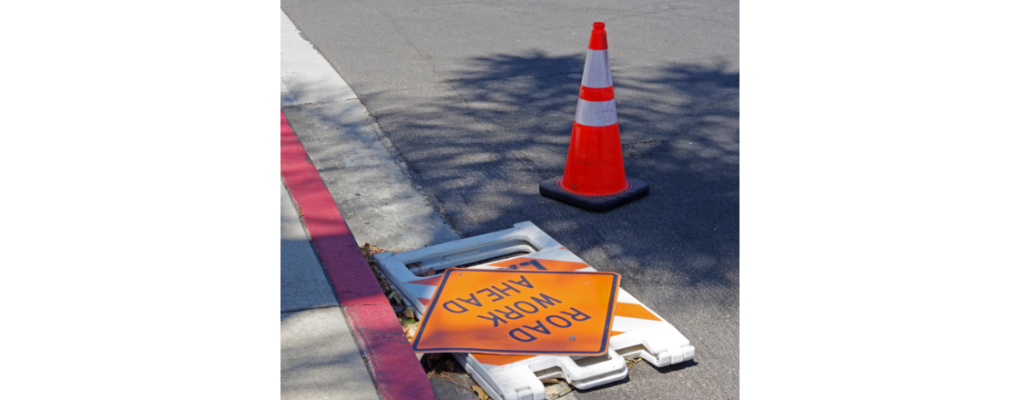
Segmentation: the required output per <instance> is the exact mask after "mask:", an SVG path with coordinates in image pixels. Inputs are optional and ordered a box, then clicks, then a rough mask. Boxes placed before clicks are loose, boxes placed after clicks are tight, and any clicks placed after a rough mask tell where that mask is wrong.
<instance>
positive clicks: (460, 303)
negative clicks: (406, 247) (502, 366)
mask: <svg viewBox="0 0 1020 400" xmlns="http://www.w3.org/2000/svg"><path fill="white" fill-rule="evenodd" d="M619 286H620V275H619V274H617V273H614V272H562V271H525V270H483V269H465V268H452V269H448V270H446V272H445V273H444V274H443V279H442V281H441V282H440V284H439V287H438V289H437V290H436V294H435V296H433V298H432V302H431V303H430V306H429V308H428V310H426V311H425V314H424V315H423V316H422V320H421V323H420V324H419V327H418V331H417V332H416V333H415V337H414V341H413V342H412V345H411V347H412V348H414V351H417V352H427V353H447V352H479V353H497V354H556V355H599V354H604V353H606V351H607V349H608V343H609V334H610V330H611V328H612V323H613V318H612V317H613V312H614V311H615V308H616V293H617V290H618V289H619Z"/></svg>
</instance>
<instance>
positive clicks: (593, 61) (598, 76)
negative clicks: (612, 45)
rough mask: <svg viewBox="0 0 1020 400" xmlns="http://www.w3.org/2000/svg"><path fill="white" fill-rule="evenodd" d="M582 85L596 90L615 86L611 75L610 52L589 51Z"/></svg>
mask: <svg viewBox="0 0 1020 400" xmlns="http://www.w3.org/2000/svg"><path fill="white" fill-rule="evenodd" d="M581 84H582V85H584V86H587V87H590V88H596V89H597V88H604V87H610V86H613V77H612V76H611V75H610V73H609V50H592V49H588V58H585V59H584V74H583V75H581Z"/></svg>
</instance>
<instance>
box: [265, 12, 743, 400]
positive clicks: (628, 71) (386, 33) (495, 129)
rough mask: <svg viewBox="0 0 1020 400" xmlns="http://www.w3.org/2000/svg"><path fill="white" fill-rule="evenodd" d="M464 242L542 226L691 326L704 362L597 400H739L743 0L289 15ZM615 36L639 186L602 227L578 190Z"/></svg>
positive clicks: (661, 372) (644, 372) (602, 218)
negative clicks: (560, 196)
mask: <svg viewBox="0 0 1020 400" xmlns="http://www.w3.org/2000/svg"><path fill="white" fill-rule="evenodd" d="M283 10H284V12H285V13H286V14H287V15H288V16H289V17H290V18H291V19H292V20H293V21H294V23H295V24H296V25H297V27H298V28H299V29H300V30H301V31H302V32H303V34H304V35H305V37H306V38H307V39H308V40H309V41H311V42H312V43H313V44H314V45H315V46H316V48H317V49H318V50H319V51H320V52H321V53H322V55H323V56H325V57H326V59H327V60H328V61H329V62H330V63H331V64H332V66H333V67H334V68H335V69H336V70H337V72H339V73H340V75H341V76H342V77H343V78H344V79H345V80H346V81H347V82H348V84H350V86H351V87H352V88H353V89H354V91H355V93H356V94H357V95H358V97H359V98H360V99H361V101H362V102H363V103H364V104H365V106H366V107H367V108H368V110H369V112H370V113H371V114H372V116H373V117H374V118H375V119H376V120H377V121H378V123H379V126H380V127H381V128H382V129H383V131H384V132H385V134H386V135H387V136H388V137H389V139H390V140H391V141H392V143H393V145H394V146H395V147H396V149H397V151H398V152H399V153H400V156H401V157H402V158H403V159H404V160H405V161H406V162H407V164H408V165H409V167H410V170H411V173H412V175H413V179H415V180H416V184H418V185H419V186H420V188H421V190H422V192H423V193H425V194H426V196H427V197H428V198H429V199H430V201H432V202H433V205H434V207H435V208H436V210H437V211H438V212H440V213H441V214H442V215H443V216H445V217H446V218H447V220H448V221H449V223H450V224H451V225H452V226H453V227H454V229H455V230H457V232H458V233H459V234H461V235H462V236H464V237H467V236H473V235H479V234H484V233H488V232H492V231H495V230H501V229H507V228H510V227H511V226H512V225H513V224H514V223H516V222H520V221H532V222H534V223H535V224H536V225H538V226H539V227H540V228H542V230H544V231H546V232H547V233H549V234H550V235H551V236H552V237H554V238H555V239H556V240H558V241H559V242H560V243H562V244H563V245H564V246H566V247H567V248H568V249H570V250H571V251H573V252H574V253H576V254H578V255H579V256H580V257H581V258H583V259H584V260H586V261H587V262H588V263H589V264H591V265H592V266H594V267H595V268H597V269H599V270H601V271H613V272H618V273H620V274H621V275H622V276H623V280H622V287H624V288H625V289H627V290H628V291H629V292H630V293H631V294H633V295H634V296H635V297H637V298H638V299H640V300H641V301H643V302H644V303H645V304H646V305H648V306H649V307H651V308H652V309H654V310H656V311H657V312H658V313H659V314H661V315H662V316H663V317H664V318H666V320H668V321H669V322H670V323H672V324H673V325H674V326H676V327H677V328H678V329H679V330H680V331H681V332H682V333H683V334H684V335H685V336H687V337H688V338H689V339H690V340H691V342H692V344H693V345H694V346H695V347H696V348H697V355H696V356H695V360H694V361H693V362H687V363H684V364H681V365H678V366H673V367H670V368H664V369H657V368H655V367H652V366H650V365H648V364H647V363H643V362H642V363H639V364H638V365H637V366H635V367H634V368H632V369H631V371H630V376H629V378H628V379H627V380H625V381H623V382H620V383H616V384H613V385H609V386H604V387H599V388H595V389H591V390H586V391H582V392H580V393H577V397H578V398H581V399H585V400H588V399H621V398H631V399H660V398H661V399H736V398H739V389H738V388H739V386H738V385H739V355H740V353H739V327H740V324H739V320H740V319H739V317H740V312H739V267H738V266H739V207H738V205H739V151H738V150H739V128H738V119H739V109H738V104H739V81H740V73H739V64H738V48H739V42H738V2H737V1H736V0H695V1H684V2H667V1H642V2H636V1H618V0H603V1H572V0H571V1H566V0H553V1H473V2H440V1H398V0H373V1H343V2H338V1H326V0H284V1H283ZM595 21H602V22H605V23H606V31H607V32H608V38H609V54H610V62H611V65H612V76H613V83H614V89H615V94H616V102H617V112H618V114H619V124H620V134H621V142H622V143H623V151H624V157H625V158H624V162H625V166H626V171H627V175H628V176H630V177H634V178H638V179H642V180H645V181H647V182H648V183H649V184H650V186H651V192H650V194H649V195H648V196H647V197H645V198H643V199H640V200H637V201H635V202H632V203H629V204H627V205H624V206H622V207H619V208H616V209H614V210H611V211H608V212H604V213H593V212H588V211H584V210H581V209H578V208H574V207H572V206H569V205H566V204H563V203H560V202H557V201H554V200H551V199H547V198H545V197H542V196H540V195H539V192H538V185H539V183H540V182H542V181H543V180H546V179H549V178H552V177H555V176H558V175H562V173H563V166H564V163H565V156H566V153H567V146H568V141H569V138H570V129H571V124H572V122H573V118H574V110H575V107H576V105H577V96H578V89H579V87H580V82H581V73H582V69H583V66H584V61H585V60H584V57H585V52H586V49H587V43H588V38H589V35H590V32H591V26H592V22H595Z"/></svg>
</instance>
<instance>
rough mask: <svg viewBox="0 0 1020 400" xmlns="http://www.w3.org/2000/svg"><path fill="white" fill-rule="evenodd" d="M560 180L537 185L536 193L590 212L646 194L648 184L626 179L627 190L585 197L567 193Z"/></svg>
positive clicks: (556, 178) (614, 205) (557, 178)
mask: <svg viewBox="0 0 1020 400" xmlns="http://www.w3.org/2000/svg"><path fill="white" fill-rule="evenodd" d="M562 180H563V177H562V176H557V177H555V178H552V179H548V180H546V181H545V182H542V184H540V185H538V192H539V193H541V194H542V196H545V197H548V198H550V199H553V200H559V201H562V202H564V203H567V204H570V205H572V206H576V207H581V208H583V209H585V210H591V211H606V210H609V209H611V208H614V207H617V206H619V205H622V204H624V203H627V202H629V201H631V200H636V199H639V198H641V197H643V196H644V195H646V194H648V182H645V181H643V180H640V179H634V178H627V188H626V189H624V190H623V191H622V192H620V193H615V194H610V195H605V196H587V195H583V194H577V193H574V192H571V191H568V190H567V189H565V188H563V186H561V185H560V181H562Z"/></svg>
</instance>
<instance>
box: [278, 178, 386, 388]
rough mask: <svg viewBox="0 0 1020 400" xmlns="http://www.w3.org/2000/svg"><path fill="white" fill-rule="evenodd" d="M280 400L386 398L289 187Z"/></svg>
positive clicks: (283, 237) (283, 223)
mask: <svg viewBox="0 0 1020 400" xmlns="http://www.w3.org/2000/svg"><path fill="white" fill-rule="evenodd" d="M280 361H281V363H280V364H281V365H280V379H281V385H280V390H281V393H280V398H281V399H283V400H299V399H301V400H305V399H341V398H342V399H352V400H353V399H358V400H361V399H365V400H369V399H373V400H374V399H380V397H379V393H378V391H377V390H376V387H375V385H374V384H373V380H372V377H371V376H370V374H369V372H368V367H367V366H366V365H365V361H364V359H363V356H362V354H361V350H360V349H359V348H358V345H357V342H356V341H355V338H354V335H353V334H352V332H351V330H350V327H349V326H348V325H347V319H346V317H345V316H344V312H343V310H342V309H341V305H340V303H339V302H338V301H337V299H336V295H335V294H334V293H333V289H332V288H331V287H330V285H329V282H328V280H327V279H326V275H325V272H324V271H323V269H322V265H321V264H320V263H319V260H318V259H317V258H316V256H315V252H314V251H313V250H312V247H311V245H310V244H309V238H308V234H307V233H306V232H305V228H304V226H303V225H302V224H301V219H300V217H299V215H298V211H297V208H296V207H295V206H294V201H293V199H291V196H290V193H289V192H288V191H287V188H286V187H285V186H284V185H283V184H282V183H281V185H280Z"/></svg>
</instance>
